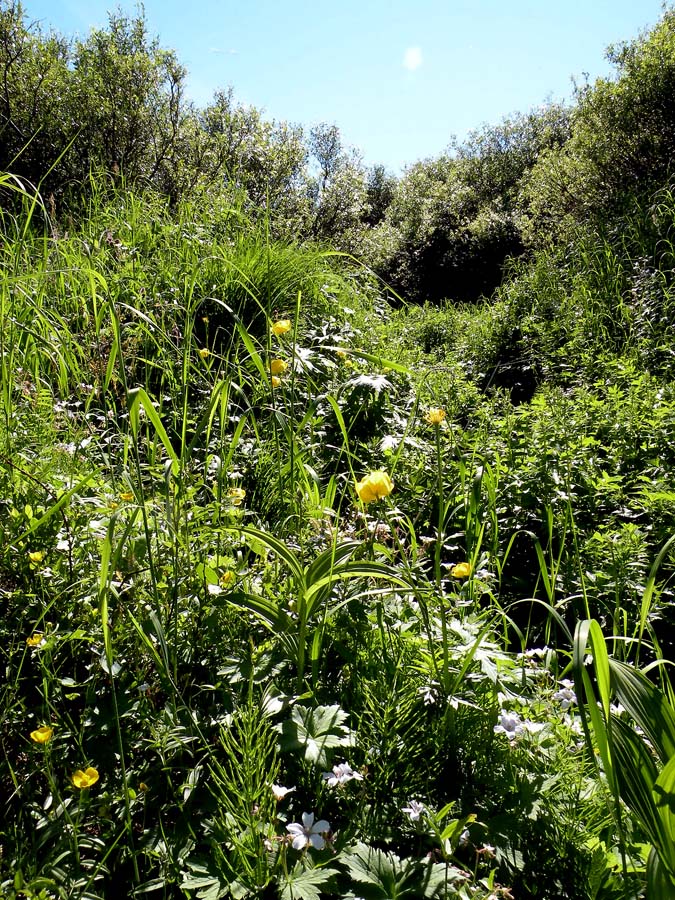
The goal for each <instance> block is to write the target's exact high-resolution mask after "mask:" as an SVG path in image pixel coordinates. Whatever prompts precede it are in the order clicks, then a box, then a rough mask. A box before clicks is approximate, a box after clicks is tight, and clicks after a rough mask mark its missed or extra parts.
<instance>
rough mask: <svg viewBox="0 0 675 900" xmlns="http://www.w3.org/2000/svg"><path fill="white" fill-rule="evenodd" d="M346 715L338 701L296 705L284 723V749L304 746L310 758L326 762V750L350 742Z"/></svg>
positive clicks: (315, 761) (307, 758)
mask: <svg viewBox="0 0 675 900" xmlns="http://www.w3.org/2000/svg"><path fill="white" fill-rule="evenodd" d="M346 719H347V713H346V712H345V711H344V710H343V709H341V708H340V707H339V706H337V705H334V706H317V707H316V708H314V709H311V708H307V707H305V706H295V707H294V708H293V712H292V713H291V719H290V721H286V722H283V723H282V725H281V749H282V750H300V749H302V750H303V751H304V756H305V759H306V760H307V761H308V762H311V763H314V764H316V765H326V763H327V762H328V757H327V752H326V751H327V750H330V749H333V748H335V747H345V746H347V745H348V744H349V743H350V740H351V732H350V730H349V728H348V727H347V726H346V725H344V724H343V723H344V722H345V721H346Z"/></svg>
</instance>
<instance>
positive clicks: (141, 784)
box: [138, 781, 148, 793]
mask: <svg viewBox="0 0 675 900" xmlns="http://www.w3.org/2000/svg"><path fill="white" fill-rule="evenodd" d="M138 790H139V791H143V793H145V792H146V791H147V790H148V786H147V784H146V783H145V782H144V781H141V782H139V785H138Z"/></svg>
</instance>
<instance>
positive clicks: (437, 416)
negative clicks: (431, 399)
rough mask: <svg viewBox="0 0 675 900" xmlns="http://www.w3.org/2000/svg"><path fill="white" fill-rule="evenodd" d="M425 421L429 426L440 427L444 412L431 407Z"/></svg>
mask: <svg viewBox="0 0 675 900" xmlns="http://www.w3.org/2000/svg"><path fill="white" fill-rule="evenodd" d="M425 419H426V420H427V422H428V423H429V424H430V425H440V424H441V422H442V421H443V420H444V419H445V410H444V409H441V408H440V406H432V407H431V409H430V410H429V412H428V413H427V414H426V416H425Z"/></svg>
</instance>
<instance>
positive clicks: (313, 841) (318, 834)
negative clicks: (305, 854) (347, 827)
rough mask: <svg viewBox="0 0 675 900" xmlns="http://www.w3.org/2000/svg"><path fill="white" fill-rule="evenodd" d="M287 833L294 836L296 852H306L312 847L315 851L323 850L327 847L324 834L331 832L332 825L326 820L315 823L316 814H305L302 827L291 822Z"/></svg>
mask: <svg viewBox="0 0 675 900" xmlns="http://www.w3.org/2000/svg"><path fill="white" fill-rule="evenodd" d="M286 831H288V832H289V834H292V835H293V841H292V844H293V849H294V850H304V849H305V847H310V846H311V847H314V849H315V850H323V848H324V847H325V846H326V840H325V838H324V834H327V833H328V832H329V831H330V825H329V824H328V822H326V820H325V819H319V821H318V822H315V821H314V813H303V814H302V825H301V824H300V823H299V822H291V824H290V825H287V826H286Z"/></svg>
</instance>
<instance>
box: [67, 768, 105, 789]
mask: <svg viewBox="0 0 675 900" xmlns="http://www.w3.org/2000/svg"><path fill="white" fill-rule="evenodd" d="M70 780H71V781H72V782H73V785H74V786H75V787H76V788H79V789H80V790H81V791H82V790H84V789H85V788H90V787H91V786H92V784H96V782H97V781H98V772H97V771H96V769H95V768H94V767H93V766H89V768H88V769H85V770H84V772H83V771H82V769H78V770H77V772H73V774H72V776H71V778H70Z"/></svg>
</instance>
